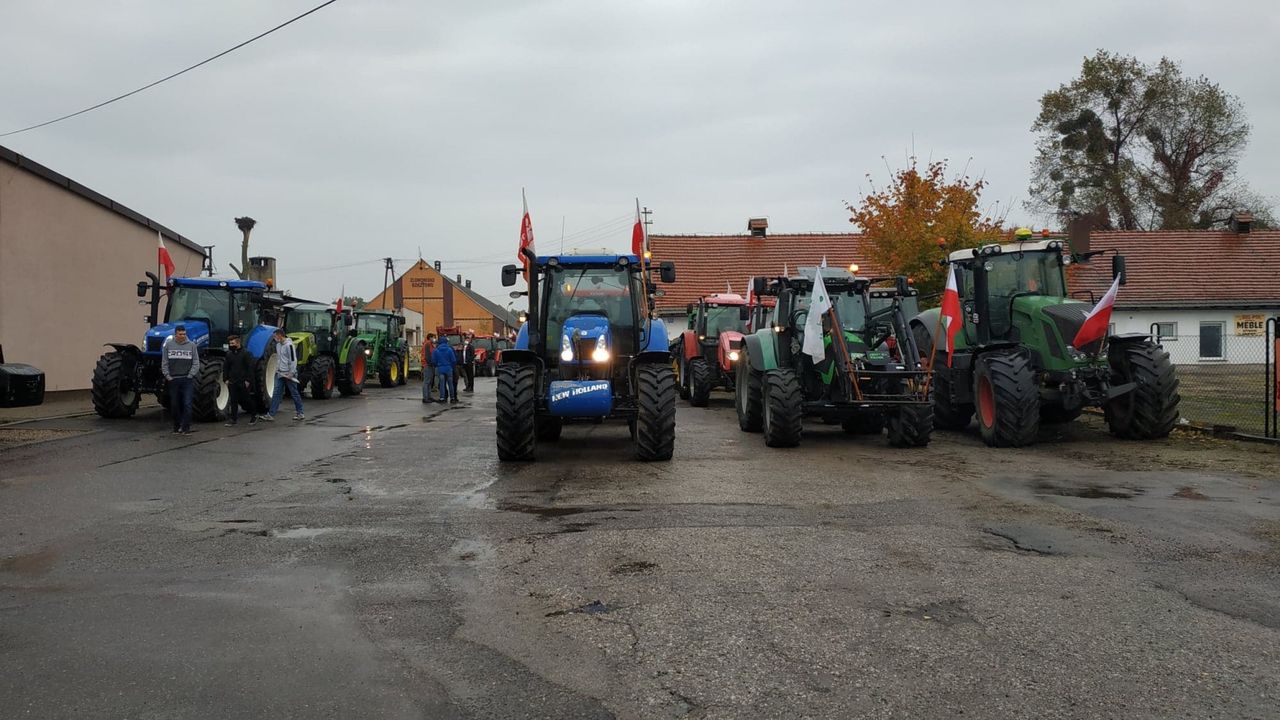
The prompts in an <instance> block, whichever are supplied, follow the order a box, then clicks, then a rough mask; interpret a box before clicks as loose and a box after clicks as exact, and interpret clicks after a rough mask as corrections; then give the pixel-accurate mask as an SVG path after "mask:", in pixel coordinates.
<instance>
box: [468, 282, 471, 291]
mask: <svg viewBox="0 0 1280 720" xmlns="http://www.w3.org/2000/svg"><path fill="white" fill-rule="evenodd" d="M467 289H468V290H470V289H471V281H470V280H468V281H467Z"/></svg>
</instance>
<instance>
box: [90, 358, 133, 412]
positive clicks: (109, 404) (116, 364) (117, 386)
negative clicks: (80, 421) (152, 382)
mask: <svg viewBox="0 0 1280 720" xmlns="http://www.w3.org/2000/svg"><path fill="white" fill-rule="evenodd" d="M125 367H126V364H125V358H124V356H123V355H121V354H120V353H118V352H109V353H104V354H103V355H102V357H100V358H98V364H97V365H95V366H94V368H93V410H94V412H96V413H98V414H99V415H101V416H102V417H104V418H111V419H118V418H127V417H133V414H134V413H135V412H137V411H138V403H139V402H140V401H141V400H142V395H141V393H139V392H138V389H137V387H135V385H134V379H133V378H132V377H129V373H127V372H126V371H125Z"/></svg>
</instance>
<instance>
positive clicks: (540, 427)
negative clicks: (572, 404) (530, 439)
mask: <svg viewBox="0 0 1280 720" xmlns="http://www.w3.org/2000/svg"><path fill="white" fill-rule="evenodd" d="M534 425H535V426H536V427H537V436H538V442H555V441H557V440H559V439H560V432H561V431H562V430H564V421H563V420H561V419H560V418H558V417H543V418H538V420H537V421H536V422H535V423H534Z"/></svg>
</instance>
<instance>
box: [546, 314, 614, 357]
mask: <svg viewBox="0 0 1280 720" xmlns="http://www.w3.org/2000/svg"><path fill="white" fill-rule="evenodd" d="M600 348H603V349H604V350H606V351H609V352H612V348H613V338H612V337H611V336H610V333H609V318H607V317H605V316H604V315H597V314H594V313H590V314H582V315H572V316H570V317H569V318H568V319H566V320H565V321H564V326H563V328H562V329H561V332H560V345H559V352H560V362H561V363H571V364H574V365H578V364H582V363H587V362H592V361H593V360H592V354H593V353H594V352H595V351H596V350H597V349H600ZM570 355H571V356H572V357H570Z"/></svg>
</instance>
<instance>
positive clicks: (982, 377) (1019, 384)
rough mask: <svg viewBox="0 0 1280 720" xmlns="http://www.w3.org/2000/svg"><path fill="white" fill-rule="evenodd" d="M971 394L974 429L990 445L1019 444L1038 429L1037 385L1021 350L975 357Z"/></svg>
mask: <svg viewBox="0 0 1280 720" xmlns="http://www.w3.org/2000/svg"><path fill="white" fill-rule="evenodd" d="M973 396H974V398H975V399H976V400H977V401H978V402H977V406H978V430H979V431H980V432H981V434H982V441H983V442H985V443H986V444H987V445H990V446H991V447H1022V446H1023V445H1030V444H1031V443H1034V442H1035V441H1036V433H1037V432H1038V431H1039V429H1040V388H1039V386H1038V385H1037V383H1036V371H1035V368H1033V367H1032V366H1031V362H1030V360H1029V359H1028V358H1027V356H1026V355H1023V354H1021V353H1008V352H992V353H987V354H985V355H982V356H981V357H979V358H978V361H977V366H976V369H975V372H974V390H973Z"/></svg>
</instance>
